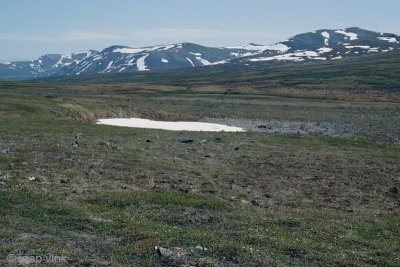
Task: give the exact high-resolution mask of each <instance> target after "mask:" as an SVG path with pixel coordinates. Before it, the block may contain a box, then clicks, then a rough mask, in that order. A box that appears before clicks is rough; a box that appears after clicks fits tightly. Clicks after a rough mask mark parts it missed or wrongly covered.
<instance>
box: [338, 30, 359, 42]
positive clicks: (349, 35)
mask: <svg viewBox="0 0 400 267" xmlns="http://www.w3.org/2000/svg"><path fill="white" fill-rule="evenodd" d="M335 32H336V33H339V34H343V35H345V36H347V37H349V38H350V40H351V41H353V40H357V39H358V36H357V34H356V33H352V32H346V31H343V30H337V31H335Z"/></svg>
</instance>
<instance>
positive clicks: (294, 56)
mask: <svg viewBox="0 0 400 267" xmlns="http://www.w3.org/2000/svg"><path fill="white" fill-rule="evenodd" d="M305 57H306V58H308V59H314V60H326V58H324V57H320V56H319V53H317V52H315V51H299V52H295V53H287V54H283V55H278V56H273V57H261V58H252V59H250V61H253V62H257V61H271V60H278V61H283V60H284V61H294V62H300V61H304V60H305V59H304V58H305Z"/></svg>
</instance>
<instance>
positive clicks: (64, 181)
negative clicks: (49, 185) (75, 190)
mask: <svg viewBox="0 0 400 267" xmlns="http://www.w3.org/2000/svg"><path fill="white" fill-rule="evenodd" d="M60 183H61V184H68V181H67V180H66V179H60Z"/></svg>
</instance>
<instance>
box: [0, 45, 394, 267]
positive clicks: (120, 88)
mask: <svg viewBox="0 0 400 267" xmlns="http://www.w3.org/2000/svg"><path fill="white" fill-rule="evenodd" d="M399 81H400V55H399V52H397V51H394V52H391V53H387V54H384V55H379V56H372V57H371V56H370V57H360V58H356V59H352V60H346V61H342V62H337V63H321V64H308V65H290V66H287V65H282V66H277V67H272V66H271V65H268V64H256V65H251V66H246V65H243V64H234V65H230V66H228V65H226V66H215V67H211V68H200V69H187V70H171V71H163V72H154V73H153V72H151V73H121V74H107V75H88V76H74V77H59V78H52V79H45V80H41V81H39V82H36V81H35V82H33V81H32V82H9V81H3V82H0V151H1V153H0V173H1V174H2V175H1V177H3V176H5V177H6V180H5V182H4V183H5V184H0V217H1V220H0V263H1V264H7V260H6V257H7V255H9V254H15V255H17V256H20V255H22V256H29V255H41V256H45V255H49V254H52V255H63V256H66V258H67V259H68V263H67V264H66V265H69V266H70V265H86V266H109V265H112V266H126V265H132V266H177V265H183V266H193V265H196V264H197V265H199V266H288V265H297V266H313V265H314V266H326V265H341V266H344V265H346V266H348V265H353V266H366V265H379V266H398V265H399V264H400V249H399V248H400V217H399V207H400V194H399V188H400V167H399V162H400V147H399V135H400V132H399V131H398V130H399V129H400V101H399V100H400V98H399V97H400V82H399ZM131 116H138V117H144V118H151V119H161V120H198V119H205V118H232V119H236V120H237V121H241V120H261V121H265V122H266V124H268V122H269V121H272V120H277V121H289V122H291V121H296V122H317V123H324V122H330V123H335V124H334V125H339V126H340V125H342V124H350V125H353V126H354V127H355V128H357V127H364V128H362V129H364V130H363V131H354V132H351V131H350V133H354V135H351V134H350V135H346V136H330V135H326V134H325V133H324V132H320V133H314V134H304V133H301V134H286V133H281V132H279V131H277V132H276V133H273V132H272V133H269V132H268V133H267V132H262V131H261V132H260V131H248V132H245V133H206V132H196V133H193V132H170V131H163V130H148V129H132V128H118V127H112V126H100V125H95V121H96V119H97V118H104V117H131ZM267 126H268V125H267ZM365 129H367V130H365ZM77 134H82V135H83V138H79V139H77V138H75V136H76V135H77ZM181 137H190V138H193V139H194V140H195V142H194V143H193V144H180V143H179V142H178V139H179V138H181ZM199 140H207V142H206V143H205V144H203V145H198V144H197V141H199ZM75 142H78V143H79V145H78V146H74V145H73V144H74V143H75ZM236 148H239V149H236ZM31 176H34V177H35V181H30V180H29V179H28V177H31ZM1 177H0V178H1ZM155 246H157V247H163V248H168V249H169V251H168V253H169V254H168V253H167V254H168V255H163V256H160V255H159V254H158V253H157V252H156V251H155V249H154V247H155Z"/></svg>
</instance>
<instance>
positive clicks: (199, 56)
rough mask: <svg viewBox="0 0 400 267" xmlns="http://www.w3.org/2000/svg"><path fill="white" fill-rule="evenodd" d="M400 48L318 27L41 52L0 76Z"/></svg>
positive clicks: (383, 36)
mask: <svg viewBox="0 0 400 267" xmlns="http://www.w3.org/2000/svg"><path fill="white" fill-rule="evenodd" d="M397 48H400V37H399V36H397V35H395V34H391V33H378V32H373V31H367V30H363V29H360V28H356V27H353V28H347V29H343V30H318V31H314V32H309V33H303V34H299V35H296V36H294V37H292V38H290V39H289V40H286V41H283V42H280V43H276V44H274V45H269V46H266V45H257V44H248V45H241V46H233V47H222V48H213V47H206V46H201V45H197V44H193V43H180V44H172V45H158V46H152V47H145V48H131V47H127V46H111V47H108V48H106V49H104V50H102V51H94V50H89V51H83V52H78V53H73V54H69V55H59V54H51V55H44V56H42V57H40V58H38V59H36V60H32V61H19V62H8V63H4V64H0V79H10V80H24V79H32V78H40V77H48V76H62V75H80V74H92V73H109V72H126V71H147V70H162V69H175V68H186V67H199V66H209V65H218V64H224V63H230V62H246V63H247V64H253V63H254V62H258V61H270V62H274V63H276V62H307V61H327V60H328V61H330V60H339V59H343V58H349V57H356V56H360V55H366V54H376V53H384V52H389V51H392V50H395V49H397Z"/></svg>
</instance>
